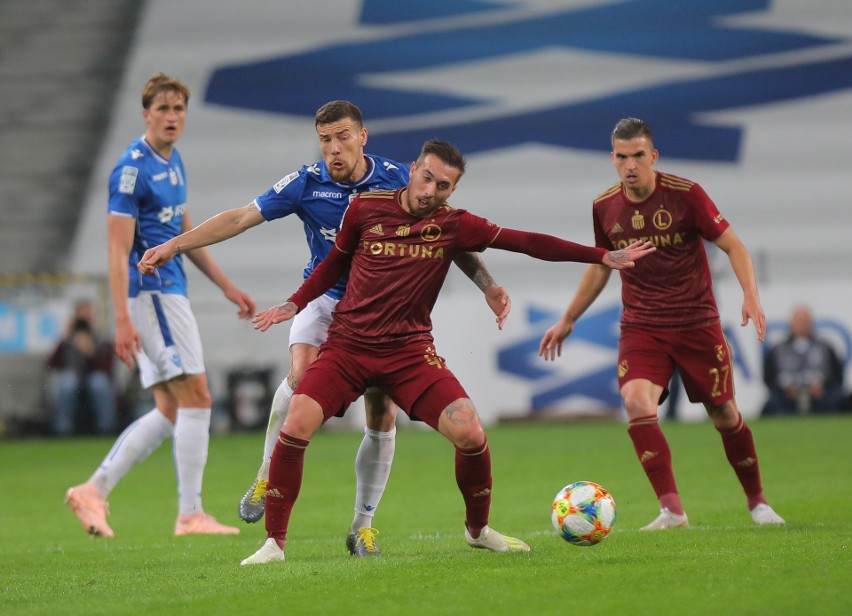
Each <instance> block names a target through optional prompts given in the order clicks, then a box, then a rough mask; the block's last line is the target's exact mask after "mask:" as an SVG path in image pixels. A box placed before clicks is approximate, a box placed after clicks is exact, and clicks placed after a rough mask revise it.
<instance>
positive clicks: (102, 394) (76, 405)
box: [47, 300, 116, 436]
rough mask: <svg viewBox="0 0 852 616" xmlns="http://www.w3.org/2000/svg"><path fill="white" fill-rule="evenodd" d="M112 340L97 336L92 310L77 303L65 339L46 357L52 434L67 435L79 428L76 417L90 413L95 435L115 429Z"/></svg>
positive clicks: (88, 303) (83, 304)
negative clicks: (80, 413) (76, 426)
mask: <svg viewBox="0 0 852 616" xmlns="http://www.w3.org/2000/svg"><path fill="white" fill-rule="evenodd" d="M114 359H115V354H114V353H113V348H112V340H108V339H107V338H106V337H103V336H101V335H100V334H99V333H98V329H97V326H96V323H95V309H94V306H93V304H92V302H90V301H89V300H81V301H78V302H77V303H76V304H75V305H74V313H73V314H72V316H71V319H70V321H69V323H68V330H67V332H66V334H65V337H64V338H62V340H60V341H59V344H58V345H56V348H55V349H54V351H53V353H51V355H50V357H48V358H47V367H48V370H49V372H50V382H49V386H48V393H49V396H50V398H51V403H52V407H53V411H54V419H53V432H54V433H55V434H56V435H58V436H70V435H71V434H73V433H74V432H75V425H79V423H80V422H79V418H78V417H77V414H78V412H79V411H82V410H84V409H88V410H90V416H92V417H93V419H94V428H95V430H96V432H97V433H98V434H109V433H111V432H113V430H114V429H115V423H116V404H115V400H116V398H115V387H114V385H113V365H114V363H113V362H114Z"/></svg>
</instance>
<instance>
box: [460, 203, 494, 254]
mask: <svg viewBox="0 0 852 616" xmlns="http://www.w3.org/2000/svg"><path fill="white" fill-rule="evenodd" d="M458 228H459V233H458V234H457V236H456V237H457V238H458V240H459V242H460V244H461V248H462V250H463V251H465V252H482V251H483V250H485V249H486V248H488V247H489V246H490V245H491V243H492V242H493V241H494V239H495V238H496V237H497V236H498V234H499V233H500V227H498V226H497V225H495V224H494V223H493V222H491V221H490V220H487V219H485V218H482V217H481V216H476V215H475V214H471V213H470V212H468V211H463V212H462V213H461V217H460V218H459V222H458Z"/></svg>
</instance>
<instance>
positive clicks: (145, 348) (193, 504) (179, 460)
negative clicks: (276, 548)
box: [66, 73, 255, 537]
mask: <svg viewBox="0 0 852 616" xmlns="http://www.w3.org/2000/svg"><path fill="white" fill-rule="evenodd" d="M188 102H189V89H188V88H187V87H186V85H185V84H183V83H182V82H181V81H179V80H177V79H174V78H172V77H169V76H168V75H165V74H163V73H157V74H156V75H154V76H153V77H151V79H149V80H148V82H147V83H146V84H145V87H144V89H143V92H142V117H143V118H144V120H145V124H146V125H147V129H146V131H145V134H144V135H143V136H142V137H140V138H139V139H136V140H135V141H133V142H132V143H131V144H130V146H129V147H128V148H127V150H125V152H124V153H123V154H122V155H121V157H120V158H119V160H118V163H117V164H116V166H115V168H114V169H113V171H112V174H111V175H110V180H109V205H108V214H109V215H108V216H107V238H108V267H109V279H110V291H111V294H112V300H113V308H114V311H115V327H116V330H115V351H116V354H117V355H118V357H119V358H120V359H121V360H122V361H123V362H124V363H125V364H127V366H128V367H129V368H133V367H134V365H137V364H138V366H139V375H140V379H141V381H142V385H143V386H144V387H151V388H152V389H153V393H154V400H155V402H156V408H155V409H152V410H151V411H150V412H148V413H147V414H145V415H143V416H142V417H140V418H139V419H137V420H136V421H134V422H133V423H132V424H130V425H129V426H128V427H127V429H126V430H125V431H124V432H123V433H122V434H121V435H120V436H119V437H118V439H117V440H116V442H115V444H114V445H113V447H112V449H111V450H110V452H109V454H108V455H107V456H106V458H105V459H104V461H103V462H102V463H101V465H100V466H99V467H98V469H97V470H96V471H95V473H94V474H93V475H92V477H91V478H90V479H89V481H87V482H86V483H83V484H80V485H78V486H74V487H72V488H70V489H69V490H68V492H67V493H66V502H67V503H68V504H69V505H70V507H71V509H72V511H73V512H74V513H75V514H76V515H77V517H78V518H79V520H80V523H81V524H82V525H83V528H85V529H86V530H87V531H88V532H89V533H90V534H92V535H95V536H105V537H112V536H113V535H114V533H113V531H112V529H111V528H110V526H109V524H107V521H106V516H107V514H108V511H109V509H108V504H107V501H106V498H107V496H108V495H109V493H110V492H111V491H112V489H113V488H114V487H115V486H116V484H117V483H118V481H119V480H120V479H121V478H122V477H123V476H124V475H125V474H126V473H127V472H128V471H129V470H130V469H131V468H132V467H133V466H134V465H135V464H137V463H138V462H140V461H142V460H144V459H145V458H147V457H148V455H150V453H151V452H152V451H154V449H156V448H157V447H158V446H159V445H160V444H161V443H162V442H163V441H164V440H165V439H166V438H169V437H173V439H174V459H175V466H176V471H177V480H178V504H179V514H178V517H177V522H176V524H175V531H174V532H175V535H193V534H227V535H235V534H238V533H239V532H240V531H239V529H238V528H236V527H233V526H225V525H223V524H220V523H219V522H218V521H216V519H215V518H214V517H213V516H211V515H209V514H207V513H205V512H204V509H203V507H202V504H201V487H202V481H203V477H204V466H205V464H206V463H207V447H208V442H209V438H210V436H209V428H210V405H211V399H210V392H209V390H208V387H207V376H206V373H205V369H204V360H203V357H202V350H201V338H200V336H199V332H198V326H197V325H196V322H195V317H194V316H193V314H192V310H191V307H190V304H189V300H188V298H187V294H186V274H185V272H184V268H183V259H182V258H181V257H179V258H177V259H174V260H172V261H171V262H170V263H168V264H167V265H165V266H164V267H162V268H160V269H159V270H158V271H157V272H154V273H153V275H141V274H140V273H139V272H138V271H137V268H136V263H137V262H138V260H139V257H140V256H141V255H142V253H143V252H144V251H145V250H146V249H147V248H148V247H149V246H153V245H156V244H159V243H162V242H164V241H166V240H168V239H170V238H172V237H174V236H176V235H178V234H179V233H180V232H181V231H186V230H188V229H190V228H191V227H192V225H191V223H190V219H189V215H188V214H187V212H186V174H185V172H184V167H183V162H182V161H181V157H180V154H179V153H178V151H177V149H176V148H175V143H176V142H177V140H178V139H179V138H180V136H181V134H182V133H183V129H184V124H185V122H186V114H187V104H188ZM186 256H187V257H188V258H189V260H190V261H192V262H193V264H195V266H196V267H198V269H200V270H201V271H202V272H203V273H204V274H205V275H206V276H207V277H208V278H209V279H210V280H211V281H212V282H213V283H214V284H215V285H216V286H218V287H219V288H220V289H221V290H222V292H223V293H224V295H225V297H227V298H228V299H229V300H231V301H232V302H233V303H234V304H236V305H237V307H238V314H239V316H240V317H241V318H248V317H250V316H251V315H252V314H253V313H254V311H255V304H254V302H253V301H252V299H251V298H250V297H249V296H248V295H246V294H245V293H243V292H242V291H240V290H239V289H237V288H236V287H235V286H234V285H233V284H232V283H231V281H230V280H229V279H228V277H227V276H226V275H225V274H224V273H223V272H222V270H221V269H219V266H218V265H217V264H216V262H215V261H214V260H213V258H212V256H211V255H210V252H209V251H208V250H206V249H204V248H199V249H197V250H193V251H191V252H187V253H186Z"/></svg>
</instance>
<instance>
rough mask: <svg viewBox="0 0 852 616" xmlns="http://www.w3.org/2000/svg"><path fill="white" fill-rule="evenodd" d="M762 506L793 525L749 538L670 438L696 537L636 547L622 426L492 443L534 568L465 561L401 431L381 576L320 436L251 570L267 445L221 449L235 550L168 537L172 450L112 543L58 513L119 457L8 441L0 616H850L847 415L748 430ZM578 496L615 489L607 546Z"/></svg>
mask: <svg viewBox="0 0 852 616" xmlns="http://www.w3.org/2000/svg"><path fill="white" fill-rule="evenodd" d="M751 426H752V430H753V431H754V434H755V439H756V441H757V446H758V453H759V454H760V463H761V471H762V475H763V482H764V487H765V490H766V495H767V497H768V498H769V500H770V502H771V503H772V505H773V506H774V507H775V509H776V510H777V511H778V512H779V513H780V514H781V515H782V516H784V517H785V518H786V519H787V522H788V524H787V525H786V526H785V527H781V528H778V527H774V528H765V527H757V526H755V525H754V524H753V523H752V521H751V518H750V517H749V515H748V511H747V510H746V507H745V498H744V497H743V495H742V492H741V490H740V487H739V484H738V483H737V481H736V478H735V476H734V473H733V471H732V470H731V469H730V467H729V466H728V464H727V462H726V460H725V457H724V453H723V450H722V446H721V443H720V440H719V436H718V435H717V434H716V433H715V431H714V430H713V428H712V426H711V425H710V424H709V423H666V424H664V426H663V428H664V430H665V432H666V434H667V435H668V438H669V442H670V445H671V448H672V453H673V456H674V464H675V473H676V475H677V479H678V485H679V488H680V491H681V495H682V498H683V502H684V505H685V507H686V510H687V513H688V514H689V519H690V523H691V527H690V528H689V529H683V530H681V529H677V530H672V531H666V532H657V533H645V532H639V531H638V529H639V527H640V526H642V525H644V524H646V523H647V522H649V521H650V520H651V519H653V518H654V517H655V515H656V514H657V504H656V500H655V499H654V496H653V492H652V490H651V488H650V485H649V484H648V481H647V479H646V478H645V476H644V474H643V473H642V470H641V467H640V466H639V463H638V462H637V460H636V459H635V456H634V453H633V448H632V445H631V443H630V440H629V438H628V436H627V434H626V426H625V425H623V424H621V423H553V424H523V425H512V426H498V427H494V428H491V429H490V430H489V431H488V434H489V442H490V444H491V451H492V459H493V474H494V499H493V505H492V511H491V525H492V526H493V527H494V528H496V529H498V530H500V531H503V532H506V533H509V534H514V535H516V536H518V537H521V538H523V539H524V540H526V541H527V542H528V543H529V544H530V546H531V547H532V551H531V552H530V553H529V554H493V553H490V552H485V551H482V550H471V549H470V548H468V547H467V545H466V544H465V542H464V538H463V535H462V532H463V517H464V510H463V504H462V499H461V496H460V495H459V493H458V489H457V488H456V486H455V480H454V477H453V451H452V447H451V446H450V445H449V443H447V442H446V441H445V440H444V439H443V438H442V437H440V436H439V435H437V434H435V433H432V432H430V431H422V430H416V429H408V430H401V431H400V432H399V434H398V437H397V450H396V459H395V462H394V469H393V472H392V474H391V479H390V484H389V486H388V489H387V492H386V493H385V497H384V500H383V501H382V504H381V507H380V508H379V512H378V516H377V518H376V520H375V526H376V527H377V528H378V529H379V530H380V531H381V534H380V535H379V537H378V544H379V546H380V547H381V549H382V551H383V552H384V556H382V557H381V558H372V559H356V558H352V557H350V556H349V555H348V554H347V552H346V549H345V547H344V539H345V535H346V531H347V528H348V525H349V522H350V520H351V515H352V502H353V493H354V472H353V460H354V456H355V451H356V449H357V446H358V443H359V442H360V438H361V436H360V434H356V433H341V432H333V431H325V432H321V433H319V434H317V435H316V436H315V437H314V439H313V442H312V444H311V446H310V448H309V449H308V452H307V458H306V470H305V480H304V484H303V487H302V493H301V497H300V499H299V501H298V502H297V504H296V507H295V510H294V512H293V517H292V520H291V525H290V534H289V537H288V545H287V561H286V562H284V563H275V564H272V565H266V566H254V567H241V566H239V562H240V560H241V559H242V558H244V557H246V556H248V555H249V554H251V553H252V552H254V551H255V549H256V548H257V547H258V546H259V545H260V544H261V543H262V541H263V538H264V530H263V526H262V522H261V523H260V524H257V525H246V524H243V523H242V522H239V521H238V519H237V516H236V507H237V502H238V501H239V499H240V497H241V495H242V494H243V492H244V491H245V490H246V488H247V487H248V484H249V483H250V481H251V479H252V478H253V476H254V473H255V471H256V468H257V465H258V463H259V458H260V453H261V447H262V436H261V435H260V434H242V435H231V436H216V437H213V439H212V440H211V444H210V458H209V462H208V465H207V472H206V476H205V484H204V504H205V509H207V511H209V512H211V513H213V514H214V515H216V516H217V517H218V518H219V519H220V520H221V521H224V522H230V523H234V524H239V525H240V526H241V529H242V534H240V535H239V536H236V537H174V536H173V535H172V531H173V525H174V520H175V516H176V513H177V512H176V497H175V479H174V469H173V464H172V458H171V450H170V448H169V447H168V446H165V445H164V446H163V447H161V448H160V449H159V450H157V451H156V452H154V454H153V455H152V456H151V458H150V459H149V460H147V461H145V462H144V463H142V464H141V465H139V466H137V467H136V468H135V469H133V470H132V471H131V472H130V474H129V475H128V476H127V477H126V478H125V479H124V481H122V482H121V483H120V484H119V486H118V487H117V488H116V490H115V491H114V492H113V493H112V495H111V496H110V505H111V510H112V514H111V516H110V518H109V521H110V524H111V525H112V527H113V529H114V530H115V532H116V537H115V538H114V539H109V540H105V539H93V538H90V537H88V536H87V535H85V533H84V532H83V530H82V528H81V527H80V525H79V523H78V521H77V519H76V517H75V516H74V515H73V514H71V513H70V511H69V510H68V508H67V506H66V505H65V504H64V503H63V497H64V492H65V489H66V488H67V487H68V486H70V485H73V484H76V483H80V482H82V481H84V480H85V479H86V478H87V477H88V476H89V475H90V473H91V472H92V470H93V469H94V468H95V466H96V465H97V464H98V463H99V462H100V461H101V459H102V458H103V456H104V455H105V454H106V452H107V450H108V448H109V446H110V445H111V440H110V439H78V440H66V441H48V440H44V441H41V440H40V441H6V442H0V613H2V614H4V615H10V614H51V615H53V614H57V613H59V614H86V615H92V614H205V615H206V614H240V615H253V614H267V613H275V614H288V615H295V614H347V615H349V614H353V615H354V614H371V615H376V614H405V613H409V614H418V615H419V614H511V615H513V616H519V615H526V614H569V613H578V612H580V613H604V614H677V615H683V614H737V615H742V614H802V613H804V614H852V545H850V544H852V532H850V529H852V521H850V520H852V417H849V416H834V417H813V418H802V419H798V418H794V419H779V420H762V421H753V422H751ZM579 479H586V480H590V481H595V482H597V483H600V484H601V485H603V486H605V487H606V488H607V489H609V490H610V491H611V492H612V494H613V496H614V497H615V501H616V504H617V508H618V520H617V523H616V526H615V529H614V530H613V532H612V534H611V535H610V536H609V538H608V539H607V540H606V541H605V542H603V543H602V544H600V545H598V546H594V547H587V548H581V547H575V546H572V545H569V544H568V543H566V542H564V541H562V540H561V539H559V538H558V537H557V536H556V534H555V531H553V528H552V526H551V523H550V503H551V499H552V498H553V496H554V495H555V494H556V492H557V491H558V490H559V489H560V488H562V487H563V486H564V485H565V484H567V483H570V482H572V481H576V480H579Z"/></svg>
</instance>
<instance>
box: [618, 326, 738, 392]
mask: <svg viewBox="0 0 852 616" xmlns="http://www.w3.org/2000/svg"><path fill="white" fill-rule="evenodd" d="M675 366H677V369H678V371H679V372H680V377H681V380H682V381H683V388H684V389H685V390H686V395H687V396H688V397H689V400H690V402H701V403H703V404H709V405H711V406H721V405H722V404H724V403H725V402H727V401H728V400H731V399H733V397H734V374H733V362H732V361H731V349H730V347H729V346H728V341H727V340H726V339H725V334H724V333H723V332H722V325H721V323H715V324H713V325H709V326H706V327H697V328H694V329H685V330H658V329H644V328H640V327H635V326H632V325H630V326H625V327H622V330H621V340H620V342H619V345H618V388H619V389H621V388H622V387H624V384H625V383H627V381H631V380H633V379H647V380H649V381H651V382H652V383H654V384H656V385H659V386H660V387H662V388H663V389H666V393H667V388H668V386H669V381H670V380H671V378H672V374H673V371H674V368H675ZM665 396H666V394H664V395H663V399H664V398H665Z"/></svg>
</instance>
